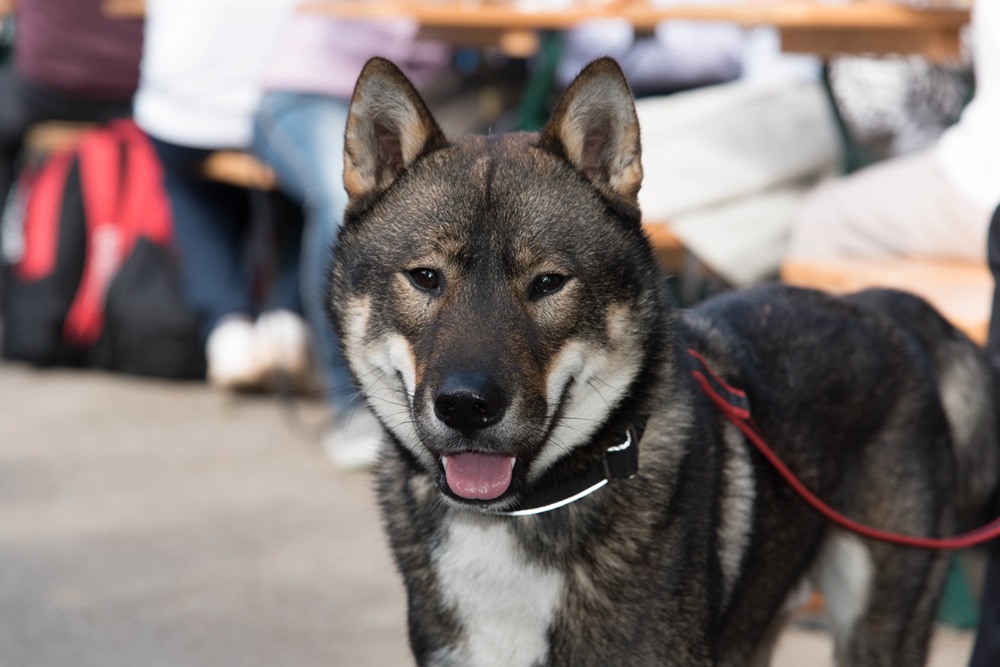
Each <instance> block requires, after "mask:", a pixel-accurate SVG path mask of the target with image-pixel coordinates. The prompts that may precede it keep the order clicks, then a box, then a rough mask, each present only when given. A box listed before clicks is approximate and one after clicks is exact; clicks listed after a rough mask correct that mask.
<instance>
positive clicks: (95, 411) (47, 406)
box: [0, 365, 971, 667]
mask: <svg viewBox="0 0 1000 667" xmlns="http://www.w3.org/2000/svg"><path fill="white" fill-rule="evenodd" d="M305 411H306V412H307V413H308V414H307V415H306V416H307V417H309V418H312V419H314V420H318V419H319V418H320V417H321V416H322V409H321V406H320V405H318V404H315V403H313V404H307V405H305ZM404 614H405V606H404V597H403V592H402V587H401V585H400V583H399V579H398V576H397V574H396V572H395V569H394V567H393V565H392V563H391V560H390V558H389V555H388V552H387V549H386V546H385V541H384V539H383V537H382V533H381V527H380V523H379V518H378V515H377V510H376V508H375V505H374V500H373V494H372V490H371V483H370V479H369V477H368V475H366V474H363V473H362V474H344V473H340V472H337V471H335V470H334V469H332V468H331V467H330V466H329V465H327V463H326V461H325V459H324V457H323V454H322V452H321V451H320V449H319V445H318V443H317V442H315V441H313V440H309V439H306V438H304V437H303V436H301V435H299V434H297V433H296V432H295V431H294V430H293V429H291V428H290V427H289V425H288V422H287V421H286V419H285V416H284V415H283V413H282V409H281V407H280V406H279V404H278V402H277V400H275V399H274V398H272V397H241V398H239V399H231V398H227V397H224V396H222V395H220V394H218V393H215V392H213V391H210V390H209V389H207V388H205V387H202V386H200V385H196V384H171V383H163V382H152V381H143V380H137V379H133V378H124V377H117V376H111V375H105V374H101V373H94V372H69V371H50V372H36V371H32V370H30V369H26V368H24V367H21V366H16V365H4V366H0V667H8V666H11V667H14V666H16V667H21V666H25V667H65V666H74V667H90V666H94V667H117V666H122V667H125V666H128V667H136V666H141V667H144V666H147V665H148V666H151V667H159V666H170V667H189V666H190V667H203V666H204V667H209V666H211V667H214V666H226V667H228V666H231V665H232V666H236V665H239V666H240V667H255V666H257V665H260V666H264V665H267V666H269V667H273V666H275V665H289V666H292V667H312V666H314V665H315V666H320V665H323V666H331V665H361V666H368V665H373V666H381V665H407V664H412V661H411V660H410V658H409V654H408V652H407V648H406V636H405V627H404ZM970 645H971V635H970V634H969V633H961V632H953V631H947V630H942V631H939V632H938V634H937V636H936V639H935V655H934V660H933V663H932V664H933V665H934V666H935V667H959V666H961V665H964V664H965V662H966V659H967V656H968V652H969V648H970ZM829 656H830V645H829V640H828V638H827V637H826V636H825V635H824V634H823V633H820V632H815V631H807V630H804V629H801V628H798V629H793V630H791V631H789V632H787V633H786V634H785V636H784V637H783V639H782V642H781V645H780V648H779V652H778V655H777V657H776V660H775V664H776V665H778V666H779V667H802V666H808V667H813V666H815V667H826V666H827V665H831V664H832V663H831V661H830V658H829ZM904 667H905V666H904Z"/></svg>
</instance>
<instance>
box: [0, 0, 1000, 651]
mask: <svg viewBox="0 0 1000 667" xmlns="http://www.w3.org/2000/svg"><path fill="white" fill-rule="evenodd" d="M375 55H380V56H384V57H387V58H389V59H391V60H393V61H394V62H395V63H397V64H398V65H399V66H400V67H401V68H402V69H403V71H404V72H405V73H406V74H407V76H409V77H410V78H411V80H413V81H414V83H415V84H416V85H417V87H418V89H419V90H420V91H421V93H422V94H423V95H424V96H425V99H426V100H427V102H428V105H429V106H430V108H431V110H432V111H433V113H434V114H435V116H436V117H437V118H438V120H439V122H440V123H441V125H442V128H443V129H444V130H445V132H446V134H449V135H458V134H464V133H500V132H509V131H522V130H525V131H534V130H537V129H539V128H540V126H541V125H542V124H543V123H544V121H545V119H546V118H547V115H548V113H549V112H550V111H551V109H552V107H553V105H554V104H555V102H556V101H557V100H558V98H559V95H560V94H561V92H562V91H563V90H564V89H565V87H566V86H567V85H568V84H569V82H570V81H571V80H572V78H573V77H574V76H575V75H576V73H577V72H578V71H579V70H580V69H581V68H582V67H583V66H584V65H585V64H586V63H588V62H589V61H590V60H592V59H594V58H597V57H600V56H604V55H611V56H613V57H615V58H616V59H617V60H618V62H619V63H620V64H621V66H622V68H623V70H624V72H625V74H626V76H627V78H628V79H629V82H630V84H631V86H632V89H633V92H634V94H635V96H636V99H637V110H638V114H639V118H640V123H641V127H642V144H643V169H644V173H645V178H644V183H643V188H642V190H641V192H640V204H641V206H642V211H643V220H644V222H643V225H644V228H645V229H646V231H647V233H648V235H649V237H650V240H651V242H652V244H653V247H654V250H655V252H656V255H657V257H658V258H659V260H660V261H661V263H662V266H663V268H664V273H665V275H666V276H668V280H669V281H670V284H671V286H672V288H673V291H674V294H675V297H676V299H677V301H678V303H679V304H680V305H682V306H690V305H693V304H695V303H697V302H698V301H700V300H701V299H704V298H706V297H707V296H710V295H713V294H717V293H720V292H723V291H725V290H730V289H734V288H740V287H746V286H749V285H753V284H757V283H760V282H764V281H775V280H782V281H786V282H789V283H792V284H798V285H805V286H811V287H818V288H821V289H825V290H830V291H834V292H841V291H848V290H854V289H859V288H863V287H868V286H876V285H880V286H892V287H902V288H906V289H910V290H912V291H915V292H917V293H919V294H921V295H922V296H924V297H925V298H927V299H929V300H930V301H931V302H932V303H933V304H934V305H936V306H937V307H938V308H939V309H940V310H941V311H942V312H943V313H944V314H945V316H946V317H948V318H949V319H950V320H951V321H952V322H954V323H955V324H956V325H957V326H958V327H959V328H961V329H963V330H964V331H966V332H967V333H968V334H969V335H970V336H971V337H972V338H973V339H975V340H976V341H977V342H979V343H982V344H986V342H987V338H988V330H989V325H990V313H991V307H992V300H993V285H994V282H993V277H992V275H991V273H990V270H989V261H988V257H987V246H988V244H987V233H988V229H989V224H990V219H991V216H992V215H993V214H994V211H995V210H996V208H997V205H998V204H1000V126H998V121H997V119H998V118H1000V2H996V1H995V0H976V1H975V2H973V0H968V1H958V0H955V1H952V2H948V1H946V0H909V1H902V0H900V1H898V2H893V1H891V0H884V1H875V0H871V1H862V0H854V1H852V0H827V1H822V0H759V1H755V0H745V1H739V0H716V1H713V0H483V1H471V0H437V1H435V2H421V1H418V0H343V1H337V2H330V1H323V0H309V1H303V0H145V2H143V1H142V0H0V211H2V213H0V258H2V271H0V306H2V307H0V336H2V356H3V361H2V363H0V665H44V666H49V665H52V666H56V665H68V664H72V665H94V666H97V665H100V666H106V665H138V664H141V665H230V664H241V665H265V664H267V665H273V664H292V665H303V666H307V665H321V664H322V665H387V664H409V663H410V661H411V659H410V657H409V652H408V648H407V645H406V635H405V600H404V596H403V591H402V587H401V584H400V580H399V577H398V575H397V573H396V571H395V569H394V566H393V565H392V562H391V559H390V557H389V554H388V549H387V547H386V544H385V540H384V538H383V536H382V532H381V524H380V519H379V516H378V511H377V507H376V505H375V501H374V495H373V492H372V488H371V486H372V484H371V479H370V467H371V465H372V463H373V461H374V458H375V456H376V455H377V451H378V447H379V441H380V431H379V427H378V424H377V422H376V421H375V419H374V417H373V416H372V415H371V414H370V413H369V412H368V411H367V409H366V408H365V407H364V406H363V404H362V403H361V402H360V400H359V398H358V396H357V395H356V392H355V390H354V388H353V387H352V385H351V381H350V377H349V375H348V373H347V371H346V368H345V366H344V362H343V360H342V359H341V357H340V354H339V351H338V347H337V341H336V338H335V335H334V333H333V332H332V330H331V328H330V326H329V323H328V321H327V316H326V313H325V305H324V295H325V291H324V290H325V281H326V276H327V274H328V271H329V263H330V260H331V253H332V250H333V247H334V244H335V239H336V233H337V229H338V228H339V225H340V223H341V221H342V212H343V207H344V205H345V203H346V194H345V192H344V190H343V185H342V182H341V179H342V169H343V157H342V154H343V133H344V125H345V122H346V116H347V108H348V104H349V101H350V96H351V92H352V90H353V85H354V81H355V79H356V77H357V75H358V72H359V71H360V69H361V67H362V65H363V64H364V62H365V61H366V60H367V59H368V58H370V57H372V56H375ZM995 361H997V362H1000V360H995ZM983 570H984V558H983V554H982V553H980V552H970V553H963V554H961V555H960V556H959V557H957V558H956V559H955V561H954V565H953V571H952V577H951V580H950V581H949V585H948V589H947V592H946V595H945V600H944V601H943V604H942V609H941V612H940V621H941V622H940V624H939V629H938V631H937V632H936V634H935V640H934V646H933V650H934V654H933V658H932V663H931V664H933V665H938V666H941V667H943V666H945V665H963V664H966V662H967V661H968V659H969V656H970V654H971V652H972V647H973V642H974V638H975V633H974V629H975V627H976V624H977V620H978V616H979V604H980V600H979V590H980V588H981V585H982V580H983V576H984V574H983ZM822 607H823V601H822V599H820V598H813V599H812V600H810V601H809V603H808V604H807V605H806V606H804V607H803V608H802V609H801V610H800V611H799V612H798V613H797V614H796V617H795V620H794V623H793V624H792V627H791V629H790V630H789V631H788V632H787V633H786V634H785V636H784V638H783V639H782V642H781V644H780V648H779V652H778V655H777V656H776V659H775V664H777V665H780V666H783V667H791V666H793V665H803V664H808V665H820V666H822V665H828V664H829V665H832V664H833V663H832V656H831V646H830V642H829V637H828V635H827V630H826V626H825V623H824V621H823V617H822Z"/></svg>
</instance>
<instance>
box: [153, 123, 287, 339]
mask: <svg viewBox="0 0 1000 667" xmlns="http://www.w3.org/2000/svg"><path fill="white" fill-rule="evenodd" d="M151 139H152V142H153V146H154V147H155V148H156V153H157V155H158V156H159V158H160V162H161V163H162V165H163V184H164V187H165V189H166V191H167V196H168V197H169V199H170V208H171V213H172V214H173V221H174V236H175V239H176V242H177V248H178V250H179V252H180V269H181V287H182V290H183V293H184V297H185V300H186V302H187V304H188V305H189V306H190V307H191V309H192V310H193V311H194V313H195V314H196V315H197V316H198V317H199V319H200V320H201V325H202V339H203V340H204V339H207V337H208V334H209V333H211V331H212V329H213V328H214V327H215V325H216V324H217V323H218V321H219V320H220V319H221V318H222V317H224V316H225V315H229V314H233V313H242V314H245V315H248V316H251V317H253V316H254V315H256V314H257V312H258V305H259V306H260V310H271V309H285V310H291V311H293V312H299V311H301V309H302V306H301V304H302V299H301V297H300V295H299V283H298V274H299V254H300V246H301V237H302V223H301V220H300V219H299V218H298V215H297V213H296V214H295V215H292V216H289V215H283V216H282V219H280V220H274V228H273V232H274V233H273V238H270V239H267V245H268V247H267V248H266V251H267V253H268V255H271V257H269V258H268V259H270V260H271V263H273V264H274V265H275V266H274V269H273V271H271V272H270V273H272V275H271V276H270V278H271V279H270V281H269V285H268V289H267V291H266V293H265V294H264V295H263V297H262V298H257V295H255V291H256V290H255V288H256V287H258V286H257V285H255V284H254V283H255V277H256V276H255V274H256V273H259V272H257V271H255V269H257V268H258V267H257V266H255V264H260V263H261V262H260V261H258V260H261V259H262V258H260V257H256V256H255V254H258V253H255V252H254V251H255V250H258V249H257V248H253V247H252V246H251V241H252V238H251V232H252V231H253V230H252V227H253V222H254V220H253V218H254V211H253V210H252V207H251V202H250V197H251V196H252V194H254V193H249V192H248V191H246V190H244V189H242V188H237V187H233V186H230V185H226V184H224V183H217V182H214V181H209V180H206V179H205V178H204V177H203V176H202V175H201V168H202V165H203V163H204V161H205V158H206V157H208V155H210V154H211V153H212V152H213V150H210V149H205V148H191V147H188V146H179V145H177V144H172V143H168V142H165V141H161V140H159V139H157V138H155V137H151ZM256 194H260V195H261V200H260V204H261V205H267V206H271V205H272V204H274V207H273V210H278V207H277V205H276V202H272V201H271V200H270V199H269V197H270V195H265V194H264V193H256ZM254 203H255V205H256V204H257V202H254ZM255 207H256V206H255Z"/></svg>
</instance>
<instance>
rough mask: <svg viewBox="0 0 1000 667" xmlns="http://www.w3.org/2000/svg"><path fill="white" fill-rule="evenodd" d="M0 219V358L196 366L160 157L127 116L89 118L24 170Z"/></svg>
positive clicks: (172, 372)
mask: <svg viewBox="0 0 1000 667" xmlns="http://www.w3.org/2000/svg"><path fill="white" fill-rule="evenodd" d="M2 224H3V227H2V232H3V234H2V240H3V249H4V257H5V267H4V269H5V270H4V278H5V280H4V288H5V289H4V300H3V316H4V336H3V356H4V357H5V358H7V359H15V360H21V361H27V362H30V363H33V364H36V365H55V364H63V365H95V366H99V367H103V368H108V369H112V370H120V371H124V372H131V373H137V374H141V375H153V376H160V377H178V378H189V377H191V378H193V377H202V376H203V375H204V363H205V362H204V356H203V353H202V350H201V345H200V342H199V334H198V322H197V319H196V318H195V317H194V315H193V314H192V313H190V312H189V311H188V310H187V309H186V308H185V307H184V304H183V302H182V298H181V294H180V287H179V278H178V269H177V265H176V262H175V260H174V258H173V255H172V252H171V242H172V225H171V217H170V207H169V202H168V200H167V197H166V193H165V192H164V191H163V186H162V174H161V168H160V164H159V162H158V161H157V157H156V153H155V150H154V149H153V147H152V145H151V144H150V142H149V140H148V139H147V138H146V136H145V135H144V134H143V132H142V130H140V129H139V128H138V127H137V126H136V125H135V123H133V122H132V121H130V120H119V121H114V122H113V123H111V124H109V125H107V126H105V127H101V128H98V129H94V130H91V131H89V132H87V133H86V134H85V135H84V137H83V139H82V140H81V141H80V142H79V143H78V144H77V145H76V146H74V147H73V148H71V149H67V150H64V151H60V152H57V153H56V154H54V155H53V156H52V157H51V158H50V159H49V160H48V161H47V162H46V163H45V164H44V165H43V166H42V167H41V168H40V169H38V170H31V169H28V170H25V171H23V172H22V175H21V178H20V179H19V182H18V185H17V188H16V191H15V192H13V193H11V196H10V198H9V199H8V210H7V211H6V212H5V215H4V218H3V223H2Z"/></svg>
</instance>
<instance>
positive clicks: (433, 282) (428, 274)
mask: <svg viewBox="0 0 1000 667" xmlns="http://www.w3.org/2000/svg"><path fill="white" fill-rule="evenodd" d="M409 274H410V280H411V281H413V284H414V285H416V286H417V287H419V288H420V289H422V290H427V291H428V292H437V291H438V289H439V288H440V285H441V280H440V278H438V273H437V271H435V270H434V269H423V268H421V269H413V270H412V271H410V272H409Z"/></svg>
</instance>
